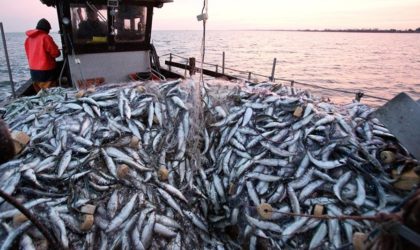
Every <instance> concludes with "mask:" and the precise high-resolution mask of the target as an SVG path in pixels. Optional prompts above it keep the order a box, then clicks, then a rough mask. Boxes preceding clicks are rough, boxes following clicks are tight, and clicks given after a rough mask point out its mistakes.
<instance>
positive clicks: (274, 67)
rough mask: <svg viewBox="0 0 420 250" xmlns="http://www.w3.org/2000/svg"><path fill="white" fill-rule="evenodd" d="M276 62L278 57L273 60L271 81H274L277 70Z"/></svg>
mask: <svg viewBox="0 0 420 250" xmlns="http://www.w3.org/2000/svg"><path fill="white" fill-rule="evenodd" d="M276 63H277V58H274V61H273V69H272V70H271V76H270V78H269V79H270V81H273V82H274V73H275V72H276Z"/></svg>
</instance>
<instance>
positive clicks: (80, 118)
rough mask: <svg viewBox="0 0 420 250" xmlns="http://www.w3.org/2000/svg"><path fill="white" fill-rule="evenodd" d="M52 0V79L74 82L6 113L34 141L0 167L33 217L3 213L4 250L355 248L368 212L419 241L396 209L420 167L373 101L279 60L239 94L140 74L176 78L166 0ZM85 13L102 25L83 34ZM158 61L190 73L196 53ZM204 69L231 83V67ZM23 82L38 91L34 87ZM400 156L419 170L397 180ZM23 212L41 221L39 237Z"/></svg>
mask: <svg viewBox="0 0 420 250" xmlns="http://www.w3.org/2000/svg"><path fill="white" fill-rule="evenodd" d="M43 2H44V3H45V4H47V5H48V6H55V7H56V8H57V14H58V17H59V25H60V34H61V35H62V43H63V44H62V47H63V61H61V62H60V63H59V65H60V66H59V69H60V74H59V85H60V86H62V87H68V88H72V89H69V90H68V91H62V89H61V88H53V89H51V91H46V92H45V95H43V94H40V95H38V96H35V97H30V98H20V99H17V100H16V101H15V102H14V103H12V104H11V105H9V106H8V107H6V109H4V111H5V112H4V113H5V114H4V118H5V122H7V123H8V124H9V126H10V128H11V130H14V131H21V132H25V133H27V134H28V135H30V136H31V137H30V138H29V137H28V136H27V137H28V138H27V141H26V144H27V146H26V148H24V149H23V150H22V152H20V153H19V155H18V157H17V159H15V160H13V161H9V162H8V163H5V164H4V165H0V166H1V167H0V173H1V174H0V180H1V181H0V194H1V197H4V198H0V205H1V203H2V202H3V200H2V199H5V200H6V199H8V200H6V201H7V202H10V201H11V202H13V204H14V206H19V205H20V207H18V209H19V211H21V212H22V213H23V211H26V212H27V213H25V214H24V215H25V216H26V217H25V216H21V214H20V213H18V212H17V210H15V209H10V208H8V207H6V209H5V211H2V210H0V212H1V213H0V222H1V223H0V224H1V226H0V228H3V227H4V228H5V230H3V231H2V230H0V239H3V238H4V239H5V240H4V241H2V249H7V248H13V247H17V241H14V239H15V238H19V237H20V238H19V244H21V245H22V246H25V245H29V246H31V245H36V246H37V248H38V249H47V248H58V249H85V248H95V249H116V248H124V249H134V248H136V249H185V248H192V249H282V248H287V249H319V248H322V249H333V248H334V249H335V248H351V247H353V246H354V247H355V248H356V249H358V248H357V245H358V244H364V243H365V242H366V237H367V236H368V232H369V231H370V230H372V229H373V226H374V224H373V222H376V223H377V224H378V225H385V224H386V223H389V224H390V223H395V225H396V226H394V227H393V228H391V229H392V230H391V231H392V232H395V235H398V234H401V235H402V236H401V237H399V236H398V237H397V236H395V239H396V240H395V241H396V242H397V240H400V238H402V237H403V238H405V237H406V235H407V232H408V233H409V236H411V237H412V235H413V231H412V230H411V229H409V228H407V227H405V225H409V227H410V228H412V229H416V228H418V227H416V226H411V225H412V224H410V223H411V220H409V219H407V220H405V219H404V220H403V221H401V220H400V217H401V216H399V215H398V216H396V213H394V212H396V211H397V209H399V208H401V207H404V210H403V211H404V213H406V214H407V215H408V214H418V213H416V211H417V210H418V207H419V205H418V204H420V195H419V192H417V193H411V194H410V195H409V194H408V192H409V191H410V190H411V189H413V188H414V187H415V186H416V185H417V183H418V181H420V177H418V176H417V175H416V173H415V171H414V166H417V163H418V162H417V161H414V160H413V159H412V157H411V156H410V153H409V152H407V150H405V149H404V147H402V146H400V145H399V144H398V143H397V141H396V138H395V136H394V135H392V134H391V133H390V131H388V129H387V128H386V127H385V126H383V125H382V124H381V123H380V122H379V121H378V119H376V118H373V117H371V114H372V113H373V112H374V110H373V109H371V108H369V107H368V106H366V105H363V104H361V103H359V102H355V103H352V104H350V105H348V106H345V107H344V109H343V108H340V109H339V107H335V106H334V105H333V104H331V103H327V102H324V101H322V100H317V99H315V98H314V99H312V98H311V96H310V95H309V94H308V93H307V92H306V91H300V90H298V89H297V88H295V87H294V86H293V82H291V86H284V85H281V84H277V83H275V82H274V80H275V79H274V69H273V74H272V76H271V77H270V80H271V81H272V82H265V83H260V84H256V85H252V84H249V86H245V85H241V87H242V86H244V88H237V89H236V90H235V91H234V94H233V95H220V94H219V92H217V93H216V94H215V95H213V96H212V95H211V93H210V91H209V92H206V91H207V89H206V88H204V84H203V86H202V85H198V84H194V82H192V84H189V83H191V82H189V81H180V80H174V81H167V82H157V81H149V82H147V81H137V80H149V79H152V80H155V79H156V80H159V79H167V78H179V77H182V76H181V75H179V74H176V73H173V72H171V71H170V70H166V69H163V68H162V67H161V66H160V64H159V58H158V56H157V53H156V51H155V49H154V48H153V45H152V44H151V43H150V34H151V27H152V14H153V9H154V8H155V7H161V6H162V5H163V4H165V3H168V2H171V1H170V0H167V1H165V0H161V1H152V0H149V1H147V0H142V1H141V0H140V1H135V0H125V1H111V0H108V1H105V0H98V1H81V0H63V1H59V0H52V1H45V0H44V1H43ZM88 11H94V12H95V13H97V15H98V16H100V17H101V19H102V20H103V22H104V23H106V26H107V30H108V32H107V33H106V35H101V36H99V35H95V36H92V37H91V38H89V39H86V38H81V37H80V36H78V32H79V29H80V28H79V27H80V25H79V24H80V23H81V22H82V21H83V20H85V19H86V15H87V12H88ZM165 64H167V65H168V66H172V67H179V68H183V69H184V70H189V71H190V73H191V74H193V73H194V72H195V71H196V68H195V60H194V59H190V60H189V63H188V64H187V65H185V64H178V63H176V62H174V61H172V60H171V59H170V60H169V61H168V62H166V63H165ZM274 66H275V63H274V65H273V68H274ZM197 70H198V71H201V72H202V73H203V74H208V75H211V76H214V77H220V76H226V77H227V78H228V79H234V77H231V76H228V75H225V74H224V67H223V68H222V73H219V72H217V69H216V71H208V70H204V68H201V69H200V68H198V69H197ZM131 80H135V82H133V84H132V85H130V84H127V85H118V86H117V87H115V88H101V86H104V85H106V84H110V85H111V83H118V82H125V81H131ZM96 86H99V87H98V88H96V89H95V90H94V91H86V92H83V91H79V92H78V91H76V90H75V89H88V88H92V87H96ZM112 86H113V85H112ZM247 87H249V88H247ZM23 90H24V91H23V92H22V93H21V95H31V94H34V92H33V90H31V84H30V82H28V84H27V86H26V88H25V87H23ZM196 90H198V91H196ZM197 93H198V94H197ZM203 93H204V94H203ZM209 93H210V94H209ZM416 105H417V104H416ZM191 107H193V108H191ZM28 142H29V143H28ZM382 166H385V167H386V168H382ZM395 166H398V169H396V170H398V171H400V172H403V171H404V170H407V171H406V172H407V173H403V174H401V176H402V177H405V176H406V177H407V178H415V180H414V181H410V182H409V183H407V182H406V180H405V179H403V178H402V179H400V180H398V182H395V180H396V179H395V180H394V179H391V178H390V177H389V172H391V170H392V169H391V167H395ZM13 169H19V171H13ZM21 175H22V178H21ZM414 175H416V176H415V177H413V176H414ZM397 176H398V178H400V176H399V174H396V173H394V171H393V172H392V178H397ZM397 184H399V187H398V188H397V187H396V185H397ZM2 190H5V192H3V191H2ZM10 196H11V197H10ZM13 196H16V197H19V201H16V200H14V199H13ZM34 197H37V198H39V199H34ZM413 197H414V198H413ZM408 199H411V200H412V201H413V202H408V203H407V200H408ZM414 202H415V203H414ZM20 203H22V204H20ZM44 203H45V205H44ZM411 204H417V205H415V206H414V205H411ZM37 205H40V206H39V207H36V206H37ZM25 209H26V210H25ZM41 209H42V210H41ZM416 209H417V210H416ZM29 210H31V211H34V212H32V213H33V214H35V213H37V212H39V216H37V217H38V218H34V216H32V217H31V213H29V212H30V211H29ZM377 211H386V212H389V214H383V213H380V214H378V213H377ZM391 212H392V213H391ZM22 217H24V218H22ZM406 217H407V218H411V216H403V218H406ZM27 218H28V219H29V220H31V221H32V222H37V221H38V220H40V219H39V218H42V221H43V222H42V223H40V222H39V221H38V223H37V224H36V227H37V228H38V229H39V230H40V232H41V233H42V236H41V235H40V234H33V233H31V232H30V230H29V229H31V228H33V226H32V225H31V222H29V221H27ZM337 219H339V220H340V221H339V220H337ZM348 221H350V222H351V223H347V222H348ZM383 221H386V223H382V222H383ZM413 221H416V222H417V221H418V220H413ZM47 223H48V224H47ZM381 223H382V224H381ZM49 224H50V225H52V226H50V225H49ZM393 225H394V224H393ZM403 230H405V231H403ZM6 231H7V232H6ZM26 232H28V233H26ZM329 232H332V233H329ZM384 232H385V230H384ZM401 232H403V233H401ZM404 232H405V233H404ZM380 233H382V231H381V232H380ZM20 235H22V236H20ZM415 236H416V237H418V236H417V235H415ZM384 237H387V235H385V234H384ZM416 237H414V240H411V242H412V243H413V244H416V243H418V241H416V239H417V238H416ZM408 240H410V239H408ZM46 241H48V242H46ZM371 241H372V240H371ZM387 242H388V241H385V240H382V238H379V240H377V241H372V243H371V244H373V245H374V246H375V244H376V246H378V247H377V249H381V247H380V246H381V245H380V244H379V243H387ZM401 242H402V241H401ZM403 243H404V244H405V242H403ZM378 244H379V245H378ZM383 245H385V244H383ZM417 246H418V245H417ZM388 248H389V249H391V246H389V247H388ZM403 248H404V247H403ZM382 249H385V246H383V247H382Z"/></svg>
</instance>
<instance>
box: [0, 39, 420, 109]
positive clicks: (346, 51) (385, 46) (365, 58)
mask: <svg viewBox="0 0 420 250" xmlns="http://www.w3.org/2000/svg"><path fill="white" fill-rule="evenodd" d="M51 35H52V36H53V38H54V40H55V41H56V42H57V44H59V46H60V47H61V40H60V36H59V34H57V33H51ZM25 37H26V36H25V34H24V33H6V42H7V48H8V53H9V59H10V63H11V68H12V76H13V81H14V82H15V84H16V85H17V86H19V85H21V84H23V83H24V82H25V81H26V80H27V79H29V77H30V75H29V70H28V64H27V59H26V55H25V50H24V45H23V44H24V41H25ZM202 37H203V33H202V32H201V31H154V32H153V33H152V42H153V44H154V45H155V47H156V50H157V53H158V55H159V56H160V61H161V64H162V65H164V61H165V60H169V53H172V54H173V60H174V61H177V62H183V63H186V61H187V59H186V58H189V57H195V58H196V59H197V61H199V60H200V58H201V53H200V48H201V45H202ZM205 41H206V42H205V62H206V63H209V64H212V65H205V68H208V69H211V70H216V66H214V65H216V64H217V65H219V66H218V68H217V69H218V71H219V72H221V66H222V53H223V52H225V67H226V68H227V69H236V70H239V71H229V73H230V74H235V75H238V76H242V77H244V78H248V75H249V72H252V74H251V80H260V81H263V80H267V77H268V76H270V75H271V74H272V69H273V61H274V58H276V66H275V74H274V77H275V78H277V79H290V80H295V81H298V82H304V83H309V84H312V85H315V86H322V87H327V88H331V89H340V90H346V91H351V92H357V91H363V92H364V93H365V94H367V95H371V96H377V97H381V98H386V99H391V98H392V97H393V96H395V95H396V94H398V93H400V92H406V93H407V94H409V95H410V96H411V97H412V98H414V99H415V100H417V99H420V34H393V33H345V32H297V31H295V32H293V31H207V32H206V36H205ZM197 66H200V64H199V62H197ZM227 69H226V72H227V71H228V70H227ZM276 82H279V83H284V84H288V83H287V82H282V81H280V80H276ZM296 86H297V87H301V88H308V87H307V86H299V85H298V84H296ZM309 88H310V87H309ZM310 89H311V88H310ZM312 90H314V91H317V89H316V88H315V89H314V88H312ZM10 92H11V88H10V81H9V75H8V72H7V66H6V60H5V54H4V49H3V44H2V43H0V101H1V100H2V99H3V98H4V97H5V96H6V95H10ZM318 92H319V90H318ZM322 94H323V95H324V96H330V97H331V99H332V100H337V97H338V100H339V99H340V98H343V99H344V100H346V101H347V100H348V99H349V98H353V96H349V95H348V94H343V93H341V92H335V91H325V90H322ZM346 98H347V99H346ZM362 100H364V101H365V102H367V103H369V104H374V105H381V104H383V103H384V102H385V101H384V100H380V99H375V98H364V99H362Z"/></svg>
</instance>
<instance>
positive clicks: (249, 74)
mask: <svg viewBox="0 0 420 250" xmlns="http://www.w3.org/2000/svg"><path fill="white" fill-rule="evenodd" d="M251 74H252V72H248V81H251Z"/></svg>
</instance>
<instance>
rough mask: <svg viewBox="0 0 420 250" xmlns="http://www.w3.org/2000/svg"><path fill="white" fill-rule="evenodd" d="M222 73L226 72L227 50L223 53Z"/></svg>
mask: <svg viewBox="0 0 420 250" xmlns="http://www.w3.org/2000/svg"><path fill="white" fill-rule="evenodd" d="M222 74H223V75H224V74H225V52H224V51H223V54H222Z"/></svg>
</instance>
